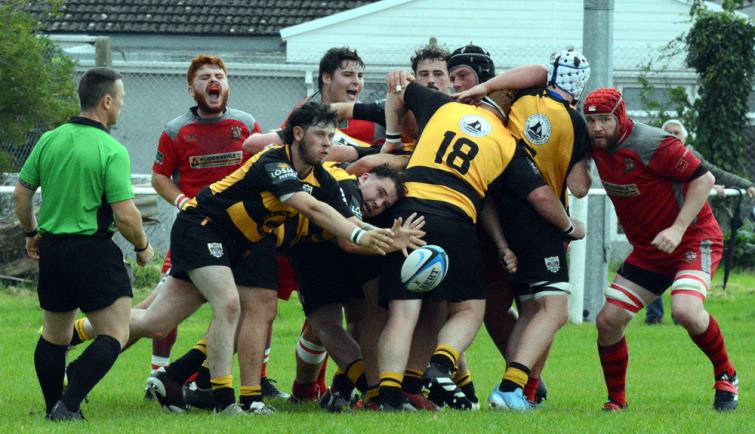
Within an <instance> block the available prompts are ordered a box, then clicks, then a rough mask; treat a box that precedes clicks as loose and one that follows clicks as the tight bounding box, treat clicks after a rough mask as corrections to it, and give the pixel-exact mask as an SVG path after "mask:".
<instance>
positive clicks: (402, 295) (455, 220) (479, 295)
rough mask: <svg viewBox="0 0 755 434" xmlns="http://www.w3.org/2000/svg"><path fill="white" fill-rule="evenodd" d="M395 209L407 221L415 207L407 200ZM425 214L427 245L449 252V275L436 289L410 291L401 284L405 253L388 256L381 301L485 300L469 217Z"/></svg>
mask: <svg viewBox="0 0 755 434" xmlns="http://www.w3.org/2000/svg"><path fill="white" fill-rule="evenodd" d="M399 207H400V208H401V209H397V210H396V211H395V213H396V217H403V218H404V220H406V218H407V217H408V216H409V215H410V214H411V213H412V212H414V210H413V209H412V208H411V202H410V201H407V202H406V204H405V205H404V206H402V205H399ZM419 214H421V215H424V216H425V222H426V223H425V227H424V228H422V230H423V231H425V232H426V235H425V237H424V238H423V239H424V240H425V241H426V242H427V244H434V245H437V246H440V247H442V248H443V249H444V250H445V251H446V253H447V254H448V274H446V277H445V278H444V279H443V281H442V282H441V283H440V285H438V287H437V288H435V289H433V290H432V291H429V292H425V293H417V292H411V291H409V290H407V289H406V288H405V287H404V285H403V284H402V283H401V266H402V265H403V263H404V255H403V254H402V253H401V252H395V253H391V254H389V255H388V256H387V257H386V260H385V266H384V267H383V270H382V273H381V275H380V302H381V304H385V303H386V302H388V301H390V300H412V299H427V300H432V301H449V302H461V301H464V300H481V299H485V295H486V294H485V282H484V278H483V274H482V256H481V255H480V246H479V241H478V240H477V228H476V227H475V225H474V224H473V223H472V222H471V221H470V220H467V219H463V218H461V217H456V216H452V215H437V214H429V213H421V212H420V213H419Z"/></svg>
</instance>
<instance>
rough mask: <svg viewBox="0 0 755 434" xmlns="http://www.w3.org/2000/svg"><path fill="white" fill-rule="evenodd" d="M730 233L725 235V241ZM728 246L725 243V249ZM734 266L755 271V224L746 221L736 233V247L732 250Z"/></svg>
mask: <svg viewBox="0 0 755 434" xmlns="http://www.w3.org/2000/svg"><path fill="white" fill-rule="evenodd" d="M730 237H731V232H730V233H728V234H726V239H727V240H728V239H729V238H730ZM729 246H730V244H729V243H728V242H727V243H726V246H724V247H726V248H727V249H728V248H729ZM734 265H735V266H736V267H739V268H746V269H749V270H755V222H753V221H746V222H745V223H744V224H743V225H742V227H741V228H739V231H737V246H736V247H735V248H734Z"/></svg>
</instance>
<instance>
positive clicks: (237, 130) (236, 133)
mask: <svg viewBox="0 0 755 434" xmlns="http://www.w3.org/2000/svg"><path fill="white" fill-rule="evenodd" d="M231 138H232V139H240V138H241V127H240V126H238V125H231Z"/></svg>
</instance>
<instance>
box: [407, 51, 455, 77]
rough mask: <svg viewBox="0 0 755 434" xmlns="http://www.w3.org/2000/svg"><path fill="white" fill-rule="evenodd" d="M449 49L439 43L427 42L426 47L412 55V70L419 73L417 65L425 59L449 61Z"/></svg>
mask: <svg viewBox="0 0 755 434" xmlns="http://www.w3.org/2000/svg"><path fill="white" fill-rule="evenodd" d="M449 55H450V54H449V53H448V50H446V49H444V48H442V47H440V46H438V45H437V44H427V45H425V46H424V47H422V48H420V49H419V50H417V51H415V52H414V56H412V58H411V61H412V71H414V73H415V74H416V73H417V65H419V62H421V61H423V60H442V61H443V62H448V56H449Z"/></svg>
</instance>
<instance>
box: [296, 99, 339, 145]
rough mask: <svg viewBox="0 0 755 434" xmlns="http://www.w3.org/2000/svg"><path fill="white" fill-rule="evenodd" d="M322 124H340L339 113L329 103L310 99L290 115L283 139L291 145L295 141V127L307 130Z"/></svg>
mask: <svg viewBox="0 0 755 434" xmlns="http://www.w3.org/2000/svg"><path fill="white" fill-rule="evenodd" d="M321 124H326V125H327V124H331V125H333V126H335V125H338V114H337V113H336V112H335V110H333V109H331V108H330V106H328V105H327V104H323V103H321V102H318V101H308V102H306V103H304V104H302V105H301V107H299V108H297V109H296V110H294V111H293V112H291V114H290V115H288V120H287V121H286V128H284V130H283V140H284V141H285V142H286V143H288V144H289V145H290V144H291V143H293V142H294V127H301V128H302V129H304V130H306V129H307V128H309V127H311V126H312V125H321Z"/></svg>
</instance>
